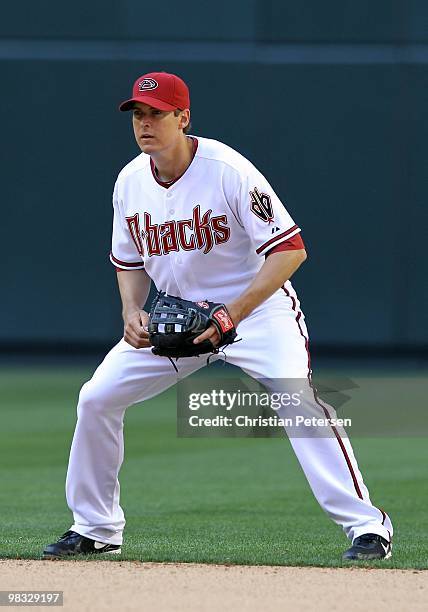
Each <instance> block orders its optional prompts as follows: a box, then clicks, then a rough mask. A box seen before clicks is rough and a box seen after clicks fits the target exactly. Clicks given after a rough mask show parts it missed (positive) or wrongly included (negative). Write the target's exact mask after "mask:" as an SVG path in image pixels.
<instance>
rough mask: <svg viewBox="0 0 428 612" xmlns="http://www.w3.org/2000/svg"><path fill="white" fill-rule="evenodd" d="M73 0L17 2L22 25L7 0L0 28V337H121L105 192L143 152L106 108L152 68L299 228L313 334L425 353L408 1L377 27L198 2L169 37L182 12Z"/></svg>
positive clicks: (417, 104) (418, 117)
mask: <svg viewBox="0 0 428 612" xmlns="http://www.w3.org/2000/svg"><path fill="white" fill-rule="evenodd" d="M22 4H23V3H21V5H20V6H21V8H22ZM24 4H25V3H24ZM86 4H87V5H88V4H90V5H91V6H90V7H87V6H85V5H84V3H82V2H79V3H76V6H75V8H74V9H73V10H71V9H69V10H70V11H71V13H70V14H69V15H66V14H65V13H61V14H58V15H55V13H54V12H52V11H55V10H58V9H51V8H49V6H51V3H48V2H45V3H43V2H40V3H39V5H41V6H39V11H38V12H37V11H35V9H34V7H33V5H32V4H29V5H28V7H26V8H27V9H28V12H27V16H28V18H27V19H26V20H25V22H22V23H19V20H18V18H17V15H18V13H17V9H16V8H15V7H9V8H8V10H7V11H6V12H5V13H6V14H5V18H4V19H2V22H1V24H0V36H1V37H2V38H1V39H0V79H1V83H2V91H3V92H4V95H2V96H1V97H0V109H1V111H2V112H1V114H2V117H3V118H4V119H5V120H4V122H3V128H2V140H3V142H2V145H3V146H2V147H1V156H2V160H1V162H2V164H1V167H2V169H3V181H2V182H3V191H4V193H3V206H4V211H5V213H4V215H3V222H2V224H1V243H2V251H3V253H4V256H5V264H6V265H4V266H3V269H4V271H3V275H4V277H5V282H4V284H3V287H4V290H3V292H2V317H1V318H0V344H1V343H5V342H14V341H21V342H23V341H29V342H43V341H50V342H54V341H56V340H59V341H65V342H67V341H70V342H76V341H80V342H106V343H109V342H113V341H114V340H115V339H116V338H117V337H118V336H119V335H120V333H121V322H120V303H119V296H118V293H117V290H116V279H115V273H114V269H113V268H112V266H111V265H110V264H109V263H108V261H107V254H108V251H109V248H110V232H111V213H112V209H111V190H112V187H113V183H114V180H115V177H116V175H117V172H118V171H119V170H120V168H121V167H122V166H123V165H124V164H125V163H126V162H127V161H129V160H130V159H131V158H132V157H133V156H135V155H136V154H138V149H137V147H136V144H135V142H134V141H133V135H132V130H131V125H130V117H129V116H128V115H125V114H122V113H119V112H117V104H118V102H119V101H120V100H121V99H123V98H125V97H127V96H128V94H129V90H130V85H131V83H132V81H133V79H134V78H135V77H136V76H138V75H139V74H142V73H144V72H145V71H149V70H153V69H163V70H168V71H174V72H177V73H178V74H180V75H181V76H183V78H185V79H186V80H187V81H188V82H189V83H190V85H191V92H192V123H193V133H194V134H196V135H198V134H199V135H203V136H208V137H212V138H216V139H219V140H222V141H223V142H226V143H227V144H229V145H231V146H233V147H235V148H236V149H238V150H239V151H241V152H242V153H243V154H244V155H246V156H247V157H249V158H250V159H251V160H252V161H253V162H254V163H255V164H256V165H257V166H258V167H259V168H260V170H261V171H262V172H263V173H264V174H265V175H266V176H267V177H268V179H269V180H270V182H271V183H272V185H273V186H274V188H275V190H276V191H277V193H278V194H279V196H280V197H281V198H282V199H283V201H284V203H285V204H286V206H287V207H288V209H289V210H290V212H291V214H292V215H293V217H294V219H295V221H296V222H297V223H299V224H300V225H301V226H302V228H303V234H302V235H303V238H304V240H305V243H306V245H307V249H308V253H309V259H308V261H307V262H306V263H305V264H304V266H303V267H302V269H301V271H299V272H298V273H297V274H296V277H295V286H296V288H297V290H298V292H299V293H300V296H301V301H302V307H303V309H304V311H305V313H306V316H307V320H308V325H309V331H310V333H311V337H312V340H313V341H314V342H315V343H319V344H321V343H323V344H335V345H338V346H341V345H344V346H345V345H346V346H349V345H358V346H361V345H363V346H368V347H369V346H385V347H392V346H396V345H406V346H416V347H421V346H426V345H427V343H428V317H427V309H426V308H425V307H424V304H426V302H427V297H428V295H427V294H428V288H427V287H428V285H427V283H426V281H425V275H424V273H425V269H426V264H425V255H424V253H423V249H424V246H425V244H424V238H425V235H426V227H427V221H428V219H427V217H428V215H427V211H426V204H425V203H426V194H427V187H428V185H427V182H428V181H427V172H426V159H427V155H426V153H427V151H426V149H427V144H426V143H427V140H428V133H427V131H428V130H427V121H426V108H428V99H427V98H428V94H427V77H428V69H427V68H428V53H427V49H426V42H427V29H426V23H427V19H426V17H427V14H428V11H427V9H426V8H424V9H423V10H424V11H425V12H423V11H422V8H421V7H422V3H418V2H416V0H415V1H413V2H410V3H409V2H408V3H407V4H406V5H405V6H404V4H403V3H399V2H395V3H394V2H393V3H389V13H388V19H380V16H379V11H378V10H376V11H373V10H371V9H369V8H368V7H369V5H368V3H359V4H358V8H355V7H354V6H353V4H354V3H345V4H346V6H347V5H349V7H348V8H347V10H344V8H343V7H344V3H343V2H341V3H339V2H333V3H331V4H332V7H331V9H332V10H333V9H334V13H331V14H334V15H335V19H330V20H327V19H326V18H325V15H324V13H321V12H320V11H319V10H318V8H317V6H318V4H319V3H318V4H317V3H316V2H312V3H311V2H307V3H305V6H306V8H307V13H306V14H305V12H304V11H300V12H299V11H297V10H296V6H295V5H294V4H292V3H289V2H284V3H279V2H277V3H276V2H265V3H260V2H256V1H255V0H253V1H252V2H247V3H242V2H237V3H236V4H233V3H226V2H221V3H217V9H216V12H215V13H214V12H212V10H213V9H212V6H213V5H212V3H207V7H208V8H207V9H206V11H207V12H206V13H205V14H203V11H202V10H201V9H200V8H199V9H198V8H197V7H198V6H200V4H198V3H196V2H194V3H193V4H194V11H191V12H190V13H189V14H188V18H187V19H185V20H183V23H182V27H181V28H180V35H179V36H177V27H175V34H174V29H173V25H174V21H173V19H172V17H173V16H174V11H175V12H177V10H179V7H177V5H176V4H174V5H173V4H172V3H166V4H163V6H162V8H161V9H159V10H161V11H163V12H164V13H165V15H167V16H168V19H167V18H166V17H165V22H164V24H163V27H162V31H160V28H159V27H158V28H157V30H156V28H155V32H154V31H153V28H149V29H147V27H146V26H147V23H148V22H150V19H147V13H146V18H145V19H144V20H143V21H139V19H138V8H139V3H137V2H131V1H129V2H107V3H106V2H103V3H101V2H92V3H86ZM190 4H192V3H190ZM229 4H231V8H230V7H229V9H228V8H227V7H228V5H229ZM244 4H245V7H246V10H245V15H244V17H242V15H243V13H242V9H243V7H244ZM351 4H352V6H351ZM380 4H381V5H385V6H386V3H380ZM43 5H45V6H46V10H45V12H44V13H43V10H42V9H43ZM107 5H108V6H107ZM232 5H233V6H232ZM102 7H104V10H103V11H101V8H102ZM106 7H107V9H108V10H107V11H106V10H105V9H106ZM210 7H211V8H210ZM125 8H126V11H125V12H126V15H124V12H123V11H122V12H121V11H120V9H125ZM364 9H365V11H364ZM151 10H154V9H153V8H152V9H151ZM31 11H33V12H31ZM168 11H169V12H168ZM210 11H211V13H210ZM101 14H102V18H100V15H101ZM43 15H44V18H42V16H43ZM82 15H83V16H84V19H83V21H82ZM314 15H315V16H316V17H317V19H313V18H312V19H311V18H310V17H311V16H312V17H314ZM415 15H416V17H418V16H419V18H416V17H415ZM240 16H241V17H242V18H241V21H240V25H241V27H240V28H239V29H238V30H237V31H235V30H236V23H238V21H239V18H240ZM330 16H331V15H330ZM119 17H120V18H119ZM226 17H227V18H226ZM369 17H370V18H369ZM215 19H217V22H215ZM143 26H144V27H143ZM202 26H203V27H202ZM232 26H235V30H234V28H233V27H232ZM195 32H197V33H198V37H197V36H196V34H195ZM53 34H55V35H53ZM159 39H162V42H159ZM124 41H125V42H124ZM376 42H378V43H380V44H376ZM219 298H221V290H220V289H219Z"/></svg>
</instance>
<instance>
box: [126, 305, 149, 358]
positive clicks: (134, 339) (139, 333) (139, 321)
mask: <svg viewBox="0 0 428 612" xmlns="http://www.w3.org/2000/svg"><path fill="white" fill-rule="evenodd" d="M148 324H149V315H148V314H147V312H145V311H144V310H139V311H136V312H133V313H132V314H131V315H129V316H127V317H125V318H124V334H123V337H124V340H125V342H127V343H128V344H130V345H131V346H133V347H134V348H137V349H139V348H147V347H149V346H151V343H150V339H149V332H148V331H147V326H148Z"/></svg>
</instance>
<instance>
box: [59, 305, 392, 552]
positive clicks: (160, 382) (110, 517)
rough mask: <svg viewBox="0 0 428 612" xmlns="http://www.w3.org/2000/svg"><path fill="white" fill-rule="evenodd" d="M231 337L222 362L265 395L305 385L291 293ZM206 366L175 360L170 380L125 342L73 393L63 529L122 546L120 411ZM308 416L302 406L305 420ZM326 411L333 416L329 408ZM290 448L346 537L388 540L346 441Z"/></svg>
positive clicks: (148, 355)
mask: <svg viewBox="0 0 428 612" xmlns="http://www.w3.org/2000/svg"><path fill="white" fill-rule="evenodd" d="M238 333H239V336H240V337H242V341H240V342H238V343H236V344H234V345H232V346H229V347H227V349H226V351H225V352H226V354H227V361H228V362H229V363H231V364H233V365H236V366H239V367H240V368H242V370H244V371H245V372H246V373H247V374H249V375H250V376H252V377H254V378H256V379H269V380H271V381H272V383H271V384H270V385H269V387H270V389H269V390H270V391H272V390H275V380H283V379H291V378H297V379H302V380H304V379H307V376H308V352H307V330H306V326H305V323H304V317H303V315H302V313H301V311H300V310H299V303H298V300H297V297H296V295H295V294H291V295H290V293H288V295H283V296H280V298H278V299H274V300H269V308H263V307H261V308H258V309H256V310H255V311H254V312H253V313H252V314H251V315H250V317H248V318H247V319H245V320H244V321H242V322H241V323H240V325H239V328H238ZM205 365H206V356H201V357H190V358H184V359H179V360H178V361H177V367H178V370H179V373H178V374H177V373H176V372H175V371H174V369H173V367H172V365H171V363H170V362H169V360H168V359H167V358H165V357H158V356H155V355H153V354H152V352H151V350H150V349H134V348H133V347H131V346H130V345H129V344H127V343H126V342H125V341H124V340H121V341H120V342H119V343H118V344H117V345H116V346H115V347H114V348H113V349H112V350H111V351H110V352H109V353H108V355H107V356H106V357H105V359H104V361H103V362H102V363H101V365H100V366H99V367H98V368H97V370H96V371H95V373H94V376H93V377H92V379H91V380H90V381H89V382H87V383H85V384H84V385H83V387H82V389H81V392H80V397H79V404H78V408H77V415H78V419H77V425H76V430H75V433H74V438H73V442H72V446H71V451H70V461H69V466H68V473H67V482H66V494H67V503H68V505H69V507H70V509H71V510H72V512H73V516H74V524H73V525H72V526H71V528H70V529H72V530H73V531H76V532H77V533H80V534H81V535H84V536H87V537H89V538H92V539H94V540H98V541H100V542H106V543H110V544H121V543H122V537H123V530H124V526H125V518H124V514H123V511H122V508H121V507H120V504H119V495H120V487H119V480H118V475H119V470H120V467H121V465H122V461H123V457H124V443H123V419H124V414H125V410H126V408H127V407H128V406H130V405H132V404H135V403H138V402H141V401H143V400H146V399H149V398H151V397H154V396H155V395H157V394H159V393H161V392H162V391H164V390H165V389H167V388H168V387H170V386H171V385H173V384H174V383H176V382H177V380H178V379H179V378H184V377H186V376H188V375H190V374H191V373H192V372H194V371H196V370H198V369H199V368H201V367H203V366H205ZM312 409H313V406H312V407H311V406H308V407H307V410H308V414H310V413H311V411H312ZM326 409H327V410H328V411H329V415H330V416H335V413H334V410H333V409H332V408H331V407H328V406H327V407H326ZM317 411H318V412H319V407H317ZM280 416H285V415H283V414H280ZM286 429H287V428H286ZM315 434H316V432H315ZM290 442H291V444H292V447H293V449H294V452H295V453H296V456H297V458H298V460H299V462H300V465H301V467H302V469H303V471H304V473H305V475H306V478H307V480H308V482H309V485H310V487H311V489H312V491H313V493H314V495H315V497H316V499H317V500H318V502H319V504H320V506H321V507H322V508H323V510H324V511H325V512H326V513H327V514H328V515H329V516H330V517H331V518H332V519H333V520H334V521H335V522H336V523H337V524H339V525H341V526H342V528H343V530H344V532H345V534H346V535H347V536H348V538H350V539H351V540H354V539H355V538H356V537H358V536H360V535H362V534H364V533H376V534H379V535H381V536H382V537H383V538H385V539H386V540H388V541H389V540H390V539H391V537H392V524H391V521H390V519H389V517H388V516H387V515H386V514H385V512H383V511H382V510H379V509H378V508H376V507H375V506H373V505H372V503H371V501H370V498H369V493H368V490H367V488H366V486H365V484H364V482H363V478H362V475H361V473H360V471H359V469H358V465H357V462H356V459H355V457H354V453H353V450H352V447H351V444H350V442H349V440H348V438H346V437H344V436H343V435H341V432H340V431H338V430H337V429H335V430H334V431H332V435H331V436H329V437H325V436H322V437H318V436H317V435H314V436H311V437H304V438H302V437H293V436H290Z"/></svg>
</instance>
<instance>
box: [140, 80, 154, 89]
mask: <svg viewBox="0 0 428 612" xmlns="http://www.w3.org/2000/svg"><path fill="white" fill-rule="evenodd" d="M156 87H159V83H158V82H157V81H155V80H154V79H143V80H142V81H140V82H139V83H138V89H139V91H147V90H148V89H156Z"/></svg>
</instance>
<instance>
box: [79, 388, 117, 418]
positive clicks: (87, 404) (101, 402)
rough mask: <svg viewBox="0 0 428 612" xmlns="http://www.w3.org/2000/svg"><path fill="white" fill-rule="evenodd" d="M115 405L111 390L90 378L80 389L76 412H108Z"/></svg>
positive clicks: (80, 413)
mask: <svg viewBox="0 0 428 612" xmlns="http://www.w3.org/2000/svg"><path fill="white" fill-rule="evenodd" d="M115 405H116V404H115V398H114V394H113V393H111V390H109V389H108V387H104V386H101V385H99V384H97V383H95V382H93V381H92V380H90V381H88V382H86V383H85V384H84V385H83V387H82V388H81V390H80V394H79V403H78V406H77V413H78V415H79V416H81V415H82V413H83V412H86V411H90V412H91V414H94V413H105V412H110V411H111V410H112V409H114V408H115Z"/></svg>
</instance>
